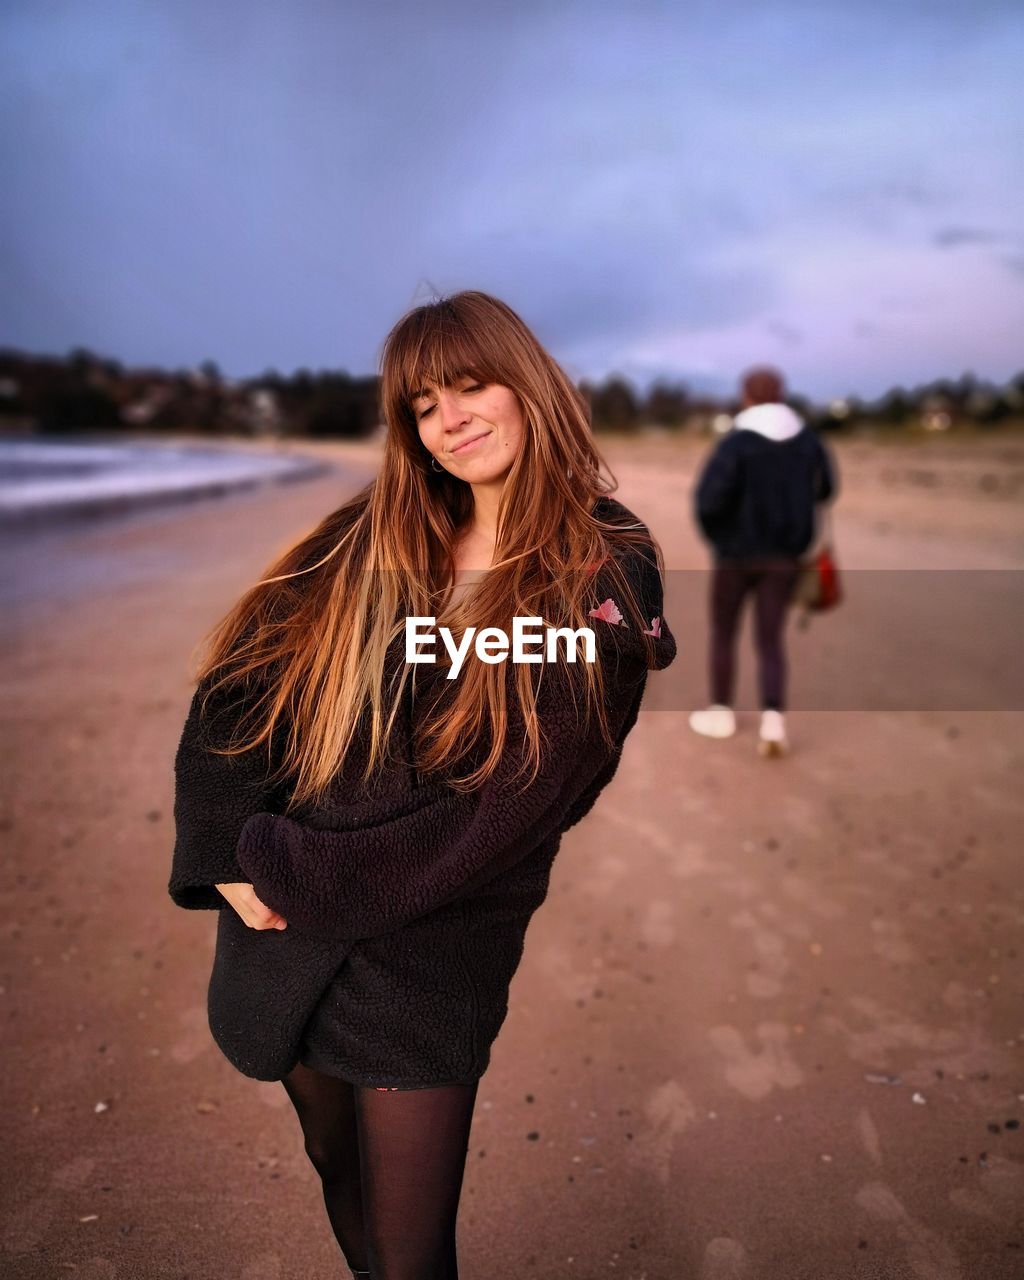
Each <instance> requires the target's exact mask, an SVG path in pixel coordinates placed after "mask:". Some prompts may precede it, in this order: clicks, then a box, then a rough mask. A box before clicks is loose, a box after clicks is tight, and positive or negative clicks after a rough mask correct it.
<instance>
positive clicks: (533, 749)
mask: <svg viewBox="0 0 1024 1280" xmlns="http://www.w3.org/2000/svg"><path fill="white" fill-rule="evenodd" d="M465 376H470V377H472V378H473V379H474V380H475V381H478V382H482V383H499V384H502V385H504V386H507V387H509V388H510V389H511V390H512V391H513V392H514V394H515V395H516V397H517V399H518V402H519V405H520V407H521V410H522V414H523V421H524V432H523V436H522V443H521V447H520V450H519V452H518V454H517V456H516V458H515V460H514V461H513V463H512V467H511V469H510V471H509V472H508V475H507V477H506V479H505V484H504V489H503V492H502V497H501V502H500V506H499V512H498V526H497V538H496V543H495V549H494V559H493V562H492V567H491V568H490V569H489V570H488V571H487V572H486V573H485V574H484V575H483V576H482V577H481V578H480V580H479V581H478V582H476V583H474V584H473V585H472V586H471V587H470V589H469V590H468V591H467V592H466V593H465V594H464V595H463V597H462V598H461V599H459V600H454V601H453V600H452V598H451V596H452V590H451V589H452V585H453V574H454V559H453V551H454V548H455V545H456V541H457V538H458V536H459V535H460V533H461V532H462V530H463V527H464V526H465V524H466V522H467V521H468V519H469V518H470V516H471V514H472V508H473V498H472V491H471V489H470V487H469V485H468V484H466V483H465V482H464V481H462V480H459V479H458V478H456V477H455V476H453V475H451V474H450V473H449V472H447V471H441V472H438V471H436V470H434V469H432V468H431V465H430V462H431V455H430V454H429V453H428V452H427V450H426V449H425V447H424V446H423V444H422V443H421V441H420V437H419V432H418V428H417V423H416V416H415V413H414V412H413V408H412V393H413V392H415V391H417V390H419V389H420V388H421V387H423V386H424V385H426V384H427V383H434V384H436V385H439V386H451V385H454V384H457V383H458V382H459V380H460V379H461V378H463V377H465ZM380 402H381V411H382V415H383V419H384V422H385V424H386V427H387V434H386V438H385V442H384V452H383V460H382V462H381V466H380V470H379V472H378V474H377V476H376V478H375V479H374V480H373V481H372V482H371V483H370V484H368V485H367V486H366V487H365V488H364V489H362V490H361V491H360V492H359V493H358V494H356V495H355V497H353V498H351V499H350V500H349V501H347V502H345V503H344V504H343V505H342V506H340V507H339V508H338V509H337V510H335V511H333V512H331V513H330V514H329V515H328V516H326V517H325V518H324V519H323V520H322V521H321V522H320V523H319V524H318V525H317V526H316V527H315V528H314V529H313V530H312V531H311V532H310V533H308V534H307V535H306V536H305V537H303V538H302V539H300V540H299V541H298V542H297V543H296V544H295V545H294V546H293V547H291V548H290V549H289V550H288V551H287V552H286V553H285V554H284V555H281V556H279V557H278V558H276V559H275V561H274V562H273V563H272V564H271V565H270V566H269V568H268V570H267V572H266V574H265V575H264V577H263V578H261V579H260V581H259V582H257V583H256V584H255V585H254V586H253V587H252V588H250V590H248V591H247V592H246V593H245V594H244V595H243V596H242V597H241V599H240V600H239V601H238V602H237V604H235V605H234V607H233V608H232V609H231V610H230V611H229V612H228V613H227V615H226V616H225V617H224V618H223V619H222V621H221V622H220V623H219V624H218V625H217V626H216V627H215V628H214V629H213V630H212V632H211V633H210V634H209V635H208V637H207V638H206V641H205V644H206V648H207V652H206V656H205V658H204V659H203V661H202V663H201V665H200V669H199V671H198V678H199V680H200V682H201V683H202V684H205V686H206V688H207V690H208V692H210V693H212V692H213V691H214V690H224V689H226V688H230V687H234V686H235V685H237V686H238V688H239V689H241V690H243V691H244V693H245V697H244V702H245V704H246V712H247V714H246V718H245V721H244V729H243V732H242V734H241V735H240V736H236V739H235V740H234V741H233V742H232V743H231V744H230V745H229V746H228V747H227V748H225V749H224V751H225V753H226V754H237V753H239V752H241V751H246V750H253V749H256V748H257V747H258V746H260V745H261V744H263V745H264V747H265V748H266V749H267V750H268V752H269V750H270V743H271V740H272V739H273V740H274V742H275V743H278V742H280V743H281V744H282V745H281V746H280V748H279V749H278V750H277V755H278V761H277V777H278V778H279V779H283V778H285V777H287V779H288V781H289V789H290V792H291V801H290V805H291V804H296V803H299V802H304V803H305V802H312V803H315V802H316V800H317V799H318V798H319V797H321V796H322V795H323V794H324V792H325V791H326V789H327V787H328V785H329V784H330V781H331V779H332V778H333V777H334V776H335V775H336V773H337V771H338V770H339V769H340V768H341V766H342V763H343V762H344V760H345V758H346V755H347V753H348V752H349V751H350V750H351V748H352V744H353V741H354V740H355V738H356V736H357V734H358V733H362V732H364V731H365V732H366V733H367V734H368V753H367V758H366V763H365V769H364V771H363V777H364V779H369V777H370V776H371V774H372V773H373V772H374V771H375V769H376V768H377V767H378V766H379V765H380V764H381V763H382V762H383V760H384V758H385V754H386V752H387V751H388V746H389V741H390V738H391V731H392V727H393V725H394V722H395V719H396V717H397V716H398V715H399V714H400V708H401V706H402V701H403V697H404V696H405V692H404V691H405V682H406V681H407V680H408V679H410V678H411V674H410V673H411V672H415V671H416V670H417V669H418V668H417V667H415V666H412V667H410V666H407V665H406V664H404V663H402V664H400V666H399V669H398V670H397V679H392V680H391V681H390V682H388V681H387V680H386V675H387V664H386V655H387V652H388V649H389V647H390V646H391V645H392V644H393V643H395V642H396V641H397V642H399V643H404V642H403V641H401V640H400V639H399V637H401V636H404V631H405V619H406V617H407V616H409V615H419V616H433V617H435V618H436V619H437V624H438V626H448V627H450V628H451V629H452V633H453V634H454V635H455V636H456V637H458V636H459V635H461V633H462V631H463V629H464V628H465V627H466V626H469V625H476V626H478V627H482V626H498V627H501V628H502V629H503V630H505V631H506V632H508V633H509V634H511V632H512V622H511V620H512V618H513V617H515V616H539V617H541V618H542V619H543V621H544V624H545V625H547V626H571V627H572V628H573V629H576V628H578V627H581V626H588V625H589V626H593V625H594V623H593V621H592V620H588V618H587V616H586V610H585V607H584V606H585V603H586V601H587V598H588V595H587V589H588V587H589V586H592V579H593V573H594V570H595V567H596V566H599V565H600V566H601V571H602V572H603V573H604V574H605V575H607V576H606V578H605V581H606V582H607V583H608V584H610V590H609V593H612V590H613V591H614V595H615V600H616V602H617V603H618V605H619V607H620V609H621V610H622V612H623V615H624V620H625V622H626V624H627V625H629V626H633V627H637V628H639V629H641V630H643V629H645V628H647V627H649V626H650V625H651V619H650V618H644V617H643V614H642V612H641V605H640V602H639V601H638V600H637V598H636V595H635V593H634V591H633V590H632V588H631V584H630V581H629V579H628V578H627V576H626V575H625V574H624V573H623V572H622V570H621V569H620V567H619V562H620V561H621V559H622V558H623V556H624V555H625V554H627V553H628V551H629V548H631V547H639V548H641V549H643V550H644V551H645V552H646V554H647V556H648V559H656V563H657V566H658V568H659V570H660V569H661V568H662V563H663V562H662V556H661V551H660V548H659V547H658V545H657V543H656V542H655V541H654V539H653V538H652V537H651V535H650V533H649V532H648V531H647V530H646V529H645V528H644V527H643V526H642V525H632V526H629V525H621V524H617V523H615V522H614V521H611V520H603V519H601V518H599V517H598V516H597V515H596V514H595V512H594V507H595V503H597V501H598V500H599V499H600V498H602V497H603V496H605V495H608V494H610V493H612V492H613V491H614V490H615V488H617V482H616V481H615V480H614V477H612V476H611V473H610V471H609V470H608V468H607V466H606V464H605V462H604V459H603V458H602V457H601V455H600V454H599V453H598V450H597V448H596V446H595V443H594V438H593V434H592V430H591V421H590V411H589V405H588V404H587V401H586V399H585V397H584V396H583V394H582V393H581V392H580V391H579V390H578V388H577V387H576V386H575V385H574V384H573V382H572V381H571V380H570V378H569V377H568V376H567V374H566V373H565V372H564V371H563V370H562V369H561V367H560V366H559V365H558V364H557V363H556V362H555V360H554V359H553V358H552V357H551V356H550V355H549V354H548V352H547V351H546V350H545V349H544V348H543V346H542V345H541V344H540V342H539V341H538V340H537V338H536V337H535V336H534V334H533V333H532V332H531V331H530V329H529V328H528V327H527V326H526V324H525V323H524V322H523V321H522V320H521V319H520V317H519V316H518V315H517V314H516V313H515V312H514V311H513V310H512V309H511V308H510V307H509V306H507V305H506V304H505V303H504V302H501V301H500V300H499V299H497V298H494V297H491V296H490V295H488V294H486V293H481V292H479V291H476V290H467V291H463V292H461V293H457V294H454V295H452V296H450V297H447V298H441V299H439V300H437V301H434V302H431V303H427V304H424V305H422V306H418V307H416V308H414V309H413V310H411V311H409V312H408V313H407V314H406V315H405V316H403V317H402V319H401V320H399V321H398V323H397V324H396V325H395V326H394V328H393V329H392V330H391V332H390V333H389V335H388V337H387V339H386V341H385V343H384V347H383V350H382V354H381V361H380ZM602 471H603V472H604V473H605V474H607V475H608V477H609V480H607V481H606V480H605V478H604V475H602ZM545 665H546V664H541V665H540V666H534V665H531V664H513V663H512V662H510V661H506V662H504V663H498V664H489V663H483V662H475V661H471V662H467V663H466V664H465V665H464V666H463V668H462V671H461V672H460V674H459V676H458V678H457V679H455V680H453V681H444V680H442V681H441V684H442V685H444V686H447V688H446V690H445V696H444V697H443V698H442V699H439V700H437V701H435V702H434V704H433V705H432V706H431V708H430V710H429V713H428V714H426V715H425V716H418V717H417V721H418V723H417V724H416V733H415V741H414V749H415V767H416V769H417V770H418V771H419V772H422V773H424V774H434V773H437V774H438V775H441V776H443V777H444V779H445V781H447V782H448V783H449V784H450V785H452V786H454V787H457V788H460V789H474V788H476V787H478V786H480V785H481V784H482V782H483V781H484V780H485V779H486V778H488V777H489V776H490V775H491V774H492V773H493V771H494V769H495V767H496V765H497V762H498V760H499V759H500V758H501V756H502V754H503V752H504V751H505V749H506V745H507V739H508V736H509V733H510V732H512V733H515V735H516V737H517V738H518V737H520V736H522V738H523V742H522V745H524V746H525V748H526V752H525V755H524V757H523V767H524V771H525V770H527V769H528V770H529V771H530V773H531V776H534V775H535V773H536V770H537V768H538V767H539V764H540V760H541V753H542V749H543V742H542V737H543V734H542V729H541V727H540V725H539V723H538V716H537V713H536V696H537V685H536V682H535V676H534V673H539V675H540V679H551V678H558V677H556V676H555V674H554V673H553V672H545V670H544V667H545ZM559 666H560V668H561V674H562V676H566V675H568V676H569V678H571V679H573V680H576V681H579V682H580V683H581V685H583V686H585V697H586V706H587V711H586V714H587V716H588V718H589V716H590V714H592V713H593V712H594V711H595V710H596V711H597V714H598V716H599V718H600V723H601V725H602V729H603V731H604V733H605V736H606V738H607V737H608V730H607V725H606V722H605V716H604V699H603V678H602V672H601V667H600V663H593V664H590V663H586V662H577V663H576V664H575V665H573V666H571V667H568V666H566V664H564V663H562V662H560V663H559ZM386 685H387V687H385V686H386ZM513 722H514V723H515V724H517V725H519V726H521V734H520V733H519V732H517V731H516V730H515V729H512V730H510V725H511V724H512V723H513ZM279 733H280V734H281V738H280V739H279V738H278V734H279ZM512 745H515V746H516V747H517V748H518V746H519V745H520V744H519V743H518V742H516V743H514V744H512ZM467 761H468V762H469V765H470V766H471V767H467V768H463V769H462V770H461V771H460V770H459V768H457V766H458V765H460V764H463V765H464V764H465V763H466V762H467Z"/></svg>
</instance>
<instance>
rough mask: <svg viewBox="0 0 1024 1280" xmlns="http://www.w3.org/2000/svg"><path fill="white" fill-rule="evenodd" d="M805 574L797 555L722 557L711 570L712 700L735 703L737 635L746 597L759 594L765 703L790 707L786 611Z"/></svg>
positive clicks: (758, 627) (757, 630)
mask: <svg viewBox="0 0 1024 1280" xmlns="http://www.w3.org/2000/svg"><path fill="white" fill-rule="evenodd" d="M799 577H800V564H799V562H798V561H796V560H778V559H773V560H764V559H762V560H720V561H718V562H717V563H716V564H715V566H714V568H713V569H712V572H711V589H710V596H711V600H710V603H711V701H712V702H720V703H724V704H726V705H727V706H729V705H731V704H732V696H733V687H734V684H735V678H736V635H737V632H738V630H739V623H740V618H741V615H742V612H743V603H744V601H745V600H746V598H747V595H748V593H750V592H752V593H753V596H754V638H755V643H756V648H757V660H758V683H759V689H760V694H761V706H762V707H764V708H769V707H771V708H774V709H775V710H776V711H782V710H784V709H785V700H786V674H787V671H786V651H785V647H784V638H783V632H784V629H785V623H786V611H787V609H788V608H789V604H790V601H791V599H792V596H793V591H794V588H795V587H796V584H797V580H798V579H799Z"/></svg>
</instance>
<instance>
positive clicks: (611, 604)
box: [587, 596, 626, 626]
mask: <svg viewBox="0 0 1024 1280" xmlns="http://www.w3.org/2000/svg"><path fill="white" fill-rule="evenodd" d="M587 617H588V618H600V620H601V621H602V622H610V623H612V625H613V626H614V625H615V624H618V625H619V626H625V625H626V624H625V623H624V622H623V621H622V614H621V612H620V611H619V606H618V605H617V604H616V603H615V601H614V600H613V599H612V598H611V596H609V597H608V599H607V600H605V601H604V602H603V603H602V604H600V605H598V607H597V608H596V609H591V610H590V612H589V613H588V614H587Z"/></svg>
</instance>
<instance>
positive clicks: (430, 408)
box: [416, 382, 484, 418]
mask: <svg viewBox="0 0 1024 1280" xmlns="http://www.w3.org/2000/svg"><path fill="white" fill-rule="evenodd" d="M483 389H484V384H483V383H482V382H474V383H472V384H471V385H470V386H468V387H463V391H483ZM433 412H434V406H433V405H432V404H431V405H428V406H427V407H426V408H425V409H421V410H420V412H419V413H418V414H417V415H416V416H417V417H419V418H425V417H427V415H428V414H431V413H433Z"/></svg>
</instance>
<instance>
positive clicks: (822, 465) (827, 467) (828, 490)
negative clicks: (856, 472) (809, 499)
mask: <svg viewBox="0 0 1024 1280" xmlns="http://www.w3.org/2000/svg"><path fill="white" fill-rule="evenodd" d="M818 453H819V461H818V467H817V471H816V472H815V491H814V499H815V501H816V502H827V501H828V499H829V498H834V497H835V496H836V495H837V494H838V492H839V477H838V475H837V472H836V466H835V462H834V461H833V459H832V455H831V453H830V452H829V449H828V447H827V446H826V444H825V442H824V441H823V440H820V439H819V441H818Z"/></svg>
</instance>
